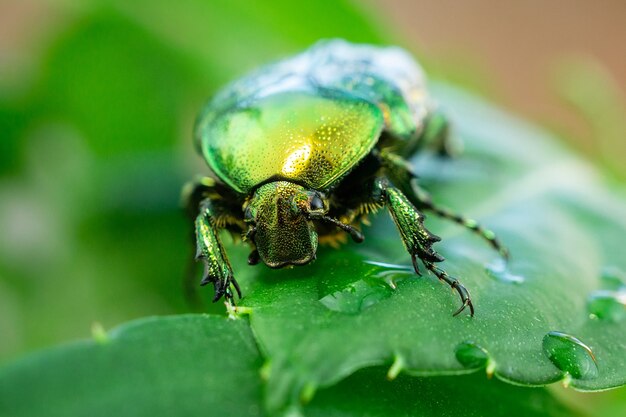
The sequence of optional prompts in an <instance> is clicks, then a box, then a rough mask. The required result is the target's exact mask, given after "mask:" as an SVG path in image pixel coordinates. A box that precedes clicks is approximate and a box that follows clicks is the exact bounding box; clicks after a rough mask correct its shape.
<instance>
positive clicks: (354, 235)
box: [318, 216, 365, 243]
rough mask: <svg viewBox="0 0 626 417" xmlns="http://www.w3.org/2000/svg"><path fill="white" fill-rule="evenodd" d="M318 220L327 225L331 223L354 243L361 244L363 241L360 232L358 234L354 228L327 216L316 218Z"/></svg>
mask: <svg viewBox="0 0 626 417" xmlns="http://www.w3.org/2000/svg"><path fill="white" fill-rule="evenodd" d="M318 219H319V220H324V221H325V222H328V223H332V224H334V225H335V226H337V227H338V228H340V229H341V230H343V231H344V232H347V233H349V234H350V237H352V240H354V241H355V242H356V243H361V242H363V240H364V239H365V238H364V237H363V234H362V233H361V232H359V231H358V230H356V229H355V228H354V227H352V226H350V225H349V224H345V223H341V222H340V221H339V220H337V219H334V218H332V217H328V216H321V217H318Z"/></svg>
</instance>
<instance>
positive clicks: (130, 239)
mask: <svg viewBox="0 0 626 417" xmlns="http://www.w3.org/2000/svg"><path fill="white" fill-rule="evenodd" d="M624 22H626V3H625V2H623V1H620V0H603V1H591V0H555V1H551V2H545V1H539V0H532V1H526V2H516V1H513V0H511V1H490V0H472V1H463V2H460V1H454V0H440V1H411V0H368V1H360V2H359V1H356V0H354V1H349V0H325V1H310V2H296V1H293V0H272V1H258V2H257V1H255V2H252V1H244V0H210V1H209V0H179V1H177V2H175V3H174V2H169V1H165V0H150V1H148V0H134V1H124V0H101V1H96V0H85V1H80V2H79V1H77V0H75V1H72V0H2V1H0V363H3V362H6V361H8V360H11V359H12V358H15V357H16V356H18V355H21V354H23V353H25V352H27V351H31V350H33V349H37V348H41V347H45V346H49V345H52V344H56V343H59V342H62V341H68V340H73V339H76V338H81V337H85V336H87V335H88V334H89V331H90V328H91V326H92V325H93V323H96V322H97V323H100V324H102V325H103V326H104V327H106V328H109V327H112V326H114V325H117V324H119V323H122V322H125V321H128V320H130V319H134V318H138V317H144V316H148V315H161V314H176V313H183V312H188V311H189V306H188V305H187V304H186V302H185V299H184V295H183V276H184V274H185V269H186V266H187V260H188V257H189V256H190V251H191V248H190V244H189V239H188V238H189V233H190V229H189V227H190V224H189V222H188V220H187V219H186V218H185V217H184V215H183V213H182V211H181V209H180V206H179V194H180V188H181V186H182V185H183V184H184V182H185V181H186V180H188V179H190V178H192V177H193V176H194V175H196V174H199V173H206V168H205V166H204V164H203V163H202V161H201V160H200V158H199V157H198V156H196V155H195V153H194V150H193V148H192V142H191V129H192V125H193V121H194V117H195V114H196V113H197V112H198V110H199V109H200V108H201V106H202V104H203V102H204V101H205V100H206V99H207V98H208V97H209V96H210V95H211V94H212V93H213V92H215V91H216V89H217V88H219V87H220V86H221V85H223V84H224V83H225V82H227V81H229V80H230V79H233V78H235V77H237V76H238V75H241V74H243V73H245V72H246V71H247V70H249V69H251V68H253V67H256V66H258V65H260V64H262V63H265V62H267V61H268V60H272V59H276V58H279V57H281V56H285V55H288V54H290V53H293V52H296V51H299V50H301V49H303V48H304V47H306V46H308V45H310V44H312V43H314V42H315V41H316V40H318V39H320V38H328V37H342V38H346V39H348V40H351V41H355V42H370V43H378V44H387V43H391V44H399V45H402V46H404V47H406V48H407V49H409V50H411V51H412V52H413V53H414V54H415V55H416V56H417V57H419V59H420V61H421V62H422V63H423V64H424V66H425V67H426V70H427V72H428V73H429V75H430V76H431V77H432V78H433V79H436V80H442V81H448V82H452V83H455V84H457V85H461V86H463V87H465V88H467V89H470V90H473V91H474V92H476V93H477V94H480V95H483V96H486V97H489V98H491V99H492V100H494V101H496V102H498V103H500V104H501V105H502V106H505V107H508V108H509V109H510V110H511V111H513V112H517V113H521V114H523V115H525V116H526V117H527V118H530V119H533V120H535V121H536V122H537V123H539V124H542V125H543V126H544V127H546V128H548V129H550V130H552V131H553V132H555V133H556V134H558V135H559V136H560V137H561V138H562V139H563V140H564V141H566V142H568V143H569V144H570V146H571V147H572V148H573V149H575V150H577V151H578V152H579V153H580V154H582V155H584V156H585V157H586V158H589V159H590V160H593V161H594V162H595V163H596V164H598V165H599V166H600V167H601V168H602V169H603V170H604V171H605V172H606V175H607V178H608V179H609V181H623V180H624V178H626V163H625V162H624V160H625V158H626V106H625V104H624V103H625V101H624V91H626V54H625V53H624V44H623V42H624V40H625V39H626V25H624ZM204 294H205V297H207V298H208V296H209V294H208V293H204ZM207 308H209V309H211V308H213V309H214V311H215V312H219V311H221V310H222V308H221V306H217V308H216V307H215V306H213V307H211V306H209V307H207ZM611 395H613V394H611Z"/></svg>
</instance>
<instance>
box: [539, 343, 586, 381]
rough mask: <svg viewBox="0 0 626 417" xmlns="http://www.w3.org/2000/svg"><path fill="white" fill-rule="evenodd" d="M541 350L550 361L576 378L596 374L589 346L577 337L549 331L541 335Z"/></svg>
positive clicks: (584, 377)
mask: <svg viewBox="0 0 626 417" xmlns="http://www.w3.org/2000/svg"><path fill="white" fill-rule="evenodd" d="M543 350H544V352H545V353H546V355H548V358H549V359H550V360H551V361H552V363H553V364H554V365H555V366H556V367H557V368H559V369H560V370H562V371H563V372H566V373H568V374H569V375H571V376H572V377H573V378H576V379H593V378H595V377H597V376H598V365H597V364H596V358H595V357H594V356H593V352H592V351H591V349H590V348H589V346H587V345H585V344H584V343H583V342H581V341H580V340H579V339H578V338H576V337H574V336H572V335H569V334H567V333H562V332H554V331H553V332H549V333H548V334H546V335H545V336H544V337H543Z"/></svg>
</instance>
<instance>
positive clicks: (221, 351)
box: [0, 316, 572, 417]
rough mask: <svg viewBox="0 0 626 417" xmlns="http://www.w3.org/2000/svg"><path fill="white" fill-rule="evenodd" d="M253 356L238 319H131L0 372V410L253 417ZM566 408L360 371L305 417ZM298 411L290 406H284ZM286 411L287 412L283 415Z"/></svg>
mask: <svg viewBox="0 0 626 417" xmlns="http://www.w3.org/2000/svg"><path fill="white" fill-rule="evenodd" d="M260 365H261V357H260V355H259V353H258V351H257V349H256V345H255V342H254V338H253V336H252V333H251V332H250V329H249V328H248V325H247V323H246V322H245V321H243V320H239V321H231V320H228V319H225V318H220V317H215V316H176V317H163V318H150V319H143V320H140V321H136V322H131V323H129V324H127V325H124V326H122V327H120V328H118V329H115V330H113V331H112V332H111V333H110V334H109V335H105V336H102V335H101V336H100V337H99V338H98V340H97V341H85V342H80V343H75V344H72V345H68V346H63V347H60V348H55V349H50V350H47V351H43V352H41V353H39V354H36V355H32V356H30V357H26V358H24V359H22V360H21V361H18V362H16V363H14V364H12V365H10V366H7V367H5V368H4V369H2V370H1V371H0V415H3V416H4V415H6V416H12V417H23V416H40V415H45V416H50V417H56V416H59V417H61V416H62V417H74V416H85V415H89V416H94V417H95V416H110V415H115V416H120V417H122V416H135V417H139V416H150V417H159V416H164V417H169V416H172V415H176V416H181V417H183V416H200V415H211V416H240V417H247V416H262V415H267V414H266V413H265V412H264V410H263V405H262V403H261V398H262V395H261V381H260V378H259V367H260ZM511 409H516V410H519V411H520V412H523V414H524V415H526V416H550V417H560V416H571V415H572V411H571V410H568V409H567V408H566V407H564V406H562V405H561V404H559V402H558V401H557V400H555V398H554V397H553V396H552V395H550V394H549V393H548V392H547V391H546V390H545V389H524V388H518V387H514V386H511V385H507V384H504V383H501V382H498V381H494V380H487V379H486V378H485V377H484V376H480V375H473V376H463V377H436V378H410V377H401V378H398V380H396V381H393V382H389V381H386V380H385V377H384V370H381V369H369V370H365V371H361V372H358V373H356V374H355V375H353V376H351V377H350V378H348V379H346V380H345V381H344V382H342V383H340V384H338V385H337V386H335V387H333V388H330V389H327V390H324V391H322V392H320V393H319V395H318V396H317V397H316V398H315V400H314V401H313V402H311V403H310V404H309V405H308V406H307V407H306V408H305V409H304V415H305V416H310V417H314V416H324V417H339V416H341V417H349V416H355V417H356V416H362V415H365V414H367V415H369V416H372V417H379V416H380V417H383V416H391V415H392V416H400V415H406V416H416V417H418V416H419V417H421V416H425V417H426V416H458V415H466V416H480V415H485V414H484V413H488V415H490V416H494V417H497V416H508V415H510V410H511ZM291 411H292V412H294V413H297V410H295V409H293V410H291ZM292 415H293V414H292Z"/></svg>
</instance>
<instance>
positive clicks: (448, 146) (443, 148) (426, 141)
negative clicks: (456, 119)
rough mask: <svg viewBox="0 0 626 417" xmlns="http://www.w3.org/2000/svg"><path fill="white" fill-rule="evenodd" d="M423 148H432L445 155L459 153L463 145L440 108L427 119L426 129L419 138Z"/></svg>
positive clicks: (449, 155)
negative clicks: (451, 131) (451, 132)
mask: <svg viewBox="0 0 626 417" xmlns="http://www.w3.org/2000/svg"><path fill="white" fill-rule="evenodd" d="M418 143H419V146H420V147H421V148H431V149H435V151H436V152H437V153H438V154H439V155H441V156H445V157H451V156H455V155H457V154H458V153H459V152H460V150H461V148H462V146H461V143H459V142H458V141H455V140H454V138H453V136H452V135H451V134H450V122H449V121H448V117H447V116H446V115H445V114H444V113H443V112H442V111H440V110H435V111H434V112H433V113H432V114H431V115H430V116H429V117H428V119H426V123H425V126H424V131H423V132H422V134H421V136H420V137H419V140H418Z"/></svg>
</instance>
